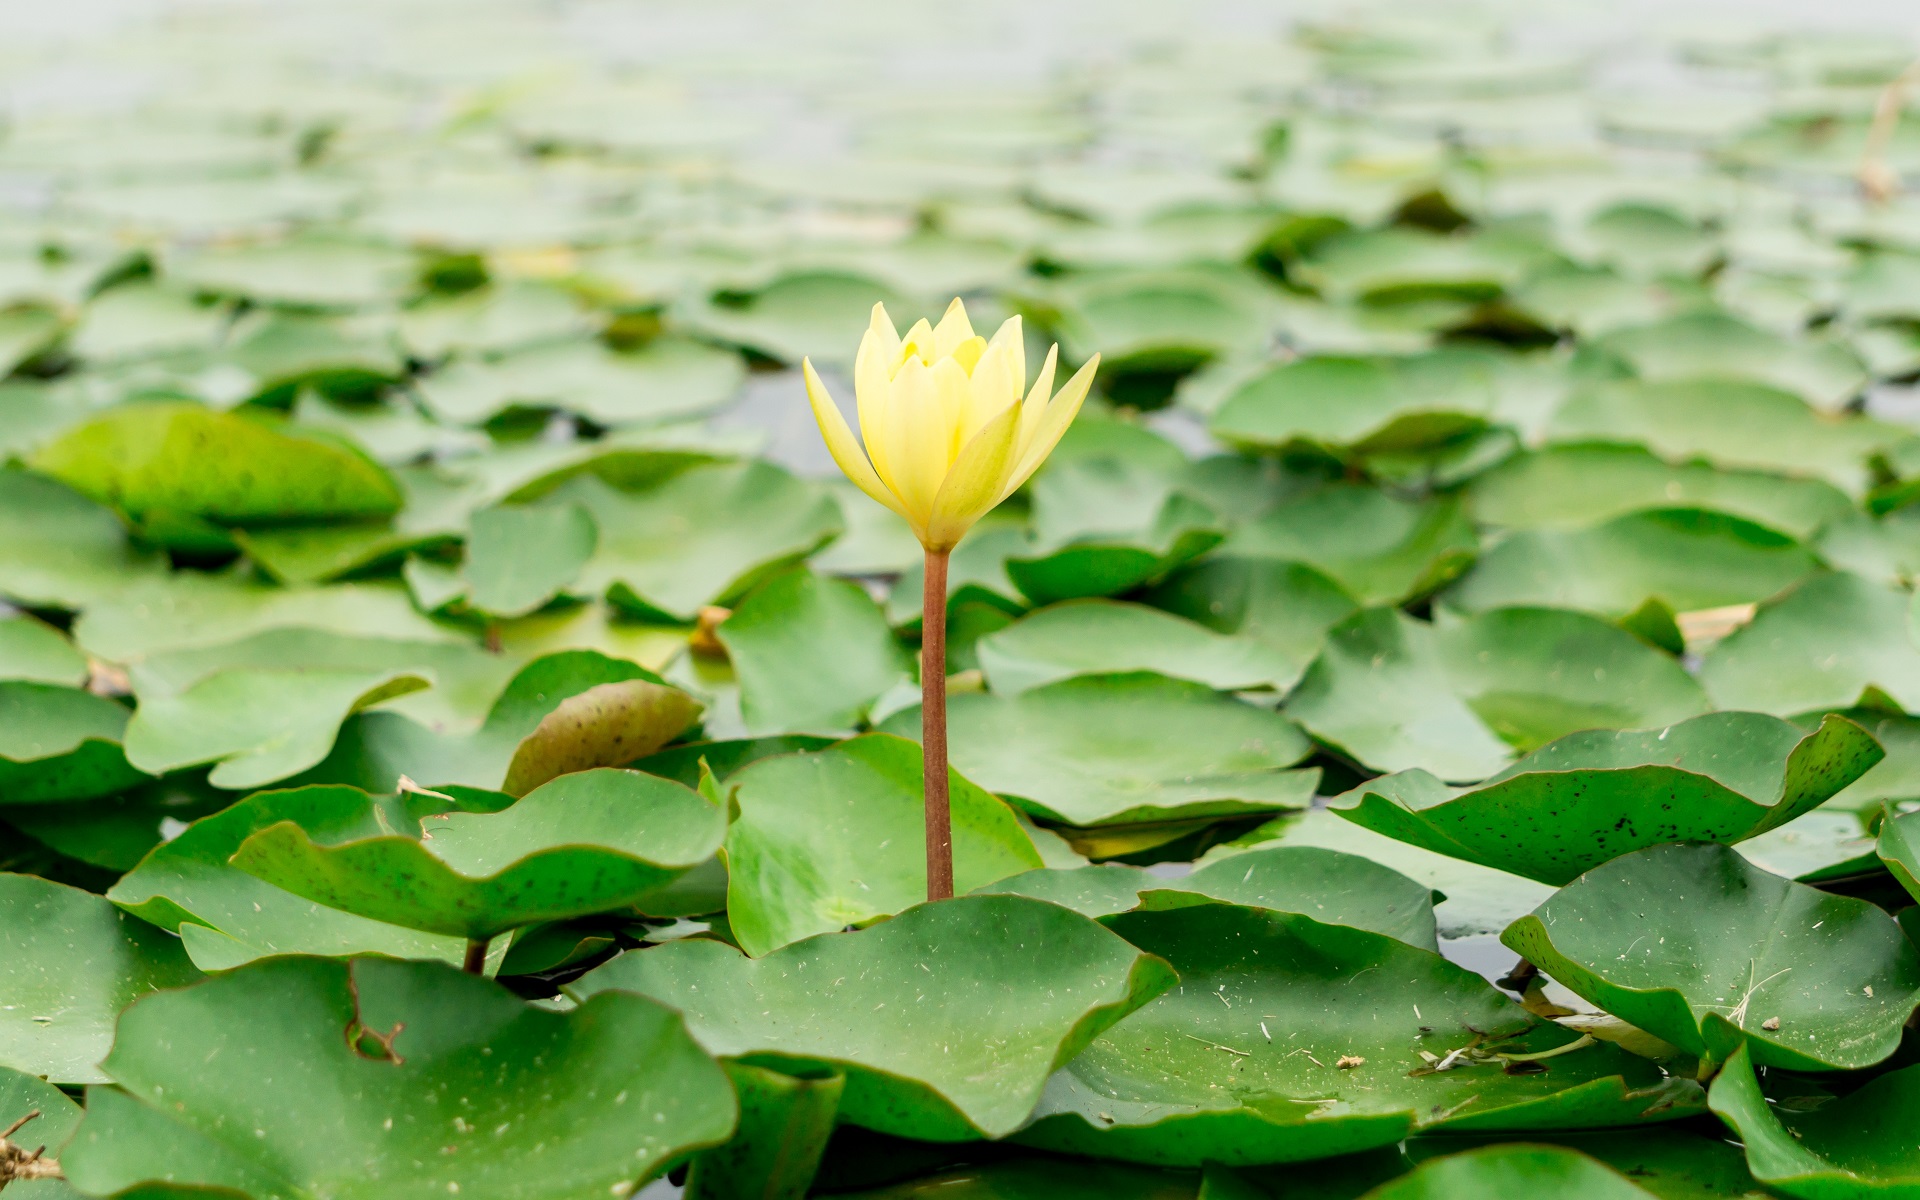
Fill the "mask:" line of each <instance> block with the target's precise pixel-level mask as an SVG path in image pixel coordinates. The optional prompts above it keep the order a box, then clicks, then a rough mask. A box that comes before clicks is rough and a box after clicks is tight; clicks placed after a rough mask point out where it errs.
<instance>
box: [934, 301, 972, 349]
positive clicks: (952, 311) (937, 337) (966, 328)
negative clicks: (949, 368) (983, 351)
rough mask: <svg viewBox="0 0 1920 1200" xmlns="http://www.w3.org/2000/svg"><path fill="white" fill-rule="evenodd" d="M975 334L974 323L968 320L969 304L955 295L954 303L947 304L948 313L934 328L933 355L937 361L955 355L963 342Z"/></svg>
mask: <svg viewBox="0 0 1920 1200" xmlns="http://www.w3.org/2000/svg"><path fill="white" fill-rule="evenodd" d="M973 336H974V334H973V323H972V322H971V321H968V320H967V306H966V305H965V304H962V303H961V302H960V297H958V296H955V297H954V298H953V303H952V304H949V305H947V311H946V315H944V316H942V317H941V318H940V324H939V325H937V326H935V327H934V330H933V357H934V359H935V361H938V360H940V359H943V358H951V357H953V352H954V351H955V350H958V349H959V348H960V345H961V343H963V342H966V341H968V340H970V339H971V338H972V337H973Z"/></svg>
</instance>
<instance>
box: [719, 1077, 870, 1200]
mask: <svg viewBox="0 0 1920 1200" xmlns="http://www.w3.org/2000/svg"><path fill="white" fill-rule="evenodd" d="M723 1067H724V1069H725V1070H726V1072H727V1078H728V1079H730V1080H731V1081H732V1082H733V1089H734V1092H735V1094H736V1096H737V1097H738V1099H739V1102H740V1122H739V1124H738V1125H737V1126H736V1127H735V1129H734V1133H733V1137H732V1138H731V1139H730V1140H729V1141H728V1142H727V1143H726V1144H725V1145H723V1146H716V1147H714V1148H713V1149H711V1150H706V1151H703V1152H702V1153H700V1154H698V1155H696V1156H695V1157H694V1160H693V1162H692V1164H691V1165H690V1166H689V1168H688V1171H687V1193H686V1194H687V1195H688V1196H689V1197H691V1198H692V1200H734V1197H738V1196H765V1197H771V1198H779V1200H784V1198H785V1197H789V1196H793V1197H799V1196H804V1195H805V1194H806V1191H807V1188H808V1186H809V1185H810V1184H811V1183H812V1182H813V1179H814V1174H815V1173H816V1172H817V1171H818V1170H819V1169H820V1157H821V1155H822V1154H824V1153H825V1152H826V1149H827V1139H828V1138H829V1137H830V1136H832V1134H833V1129H834V1117H835V1115H836V1113H837V1111H838V1109H839V1107H840V1093H841V1091H843V1090H844V1089H845V1087H846V1083H847V1080H846V1076H844V1075H841V1074H840V1073H839V1072H837V1071H822V1072H816V1073H813V1077H811V1078H796V1077H795V1076H793V1075H788V1074H785V1073H783V1072H780V1071H776V1070H770V1069H768V1068H766V1067H756V1066H749V1065H748V1064H746V1063H741V1062H729V1063H725V1064H723Z"/></svg>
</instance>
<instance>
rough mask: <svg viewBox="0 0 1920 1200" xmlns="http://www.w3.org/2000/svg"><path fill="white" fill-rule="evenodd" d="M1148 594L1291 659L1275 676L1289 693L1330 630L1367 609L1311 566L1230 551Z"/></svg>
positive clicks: (1163, 604)
mask: <svg viewBox="0 0 1920 1200" xmlns="http://www.w3.org/2000/svg"><path fill="white" fill-rule="evenodd" d="M1141 598H1142V599H1143V600H1144V601H1145V602H1146V603H1148V604H1151V605H1153V606H1154V607H1156V608H1163V609H1165V610H1167V611H1168V612H1171V613H1174V614H1176V615H1179V616H1182V617H1185V618H1187V619H1188V620H1189V621H1194V622H1197V623H1199V624H1201V625H1204V626H1206V627H1207V628H1209V629H1212V630H1214V631H1215V632H1218V633H1230V634H1239V635H1240V636H1242V637H1246V638H1251V639H1253V640H1254V641H1256V642H1258V643H1260V644H1261V645H1263V646H1265V647H1267V648H1268V649H1269V650H1271V651H1273V652H1274V653H1276V654H1278V655H1280V656H1281V657H1282V659H1283V660H1284V661H1285V662H1286V663H1287V671H1286V673H1285V674H1283V675H1281V676H1280V677H1279V679H1278V680H1277V681H1276V682H1277V684H1278V686H1279V687H1280V688H1281V689H1282V690H1290V689H1291V688H1292V686H1293V685H1294V684H1295V683H1297V682H1298V681H1299V678H1300V676H1301V674H1302V673H1304V672H1305V671H1306V669H1307V666H1308V665H1309V664H1310V663H1312V662H1313V660H1314V658H1316V657H1317V656H1318V655H1319V653H1320V648H1321V647H1322V646H1324V645H1325V644H1326V640H1327V632H1328V631H1329V630H1330V629H1332V628H1333V627H1334V626H1335V625H1338V624H1339V623H1340V622H1341V621H1342V620H1344V619H1345V618H1347V617H1349V616H1351V615H1353V613H1354V612H1356V611H1357V610H1358V609H1359V607H1360V605H1359V603H1358V602H1357V601H1355V600H1354V598H1353V597H1352V596H1351V595H1349V594H1348V593H1347V591H1346V589H1344V588H1342V587H1341V586H1340V585H1339V584H1337V583H1335V582H1334V581H1333V580H1332V579H1330V578H1328V577H1327V576H1326V575H1325V574H1323V573H1322V572H1320V571H1317V570H1315V569H1314V568H1312V567H1309V566H1307V565H1306V564H1305V563H1295V562H1286V561H1284V560H1281V559H1263V558H1236V557H1233V556H1230V555H1224V554H1216V555H1211V556H1209V557H1207V558H1205V559H1203V560H1201V561H1200V562H1197V563H1195V564H1193V565H1192V566H1190V567H1185V568H1182V569H1181V570H1179V571H1177V572H1175V573H1174V574H1173V575H1172V576H1170V577H1169V578H1168V579H1167V580H1166V581H1165V582H1164V583H1162V584H1160V585H1159V586H1158V587H1155V588H1153V589H1151V590H1149V591H1148V592H1146V593H1145V594H1144V595H1143V596H1142V597H1141Z"/></svg>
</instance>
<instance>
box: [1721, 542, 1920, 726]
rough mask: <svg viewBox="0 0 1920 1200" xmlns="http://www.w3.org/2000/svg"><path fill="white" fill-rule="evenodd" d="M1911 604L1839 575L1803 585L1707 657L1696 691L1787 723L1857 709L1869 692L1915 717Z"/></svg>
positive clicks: (1898, 594)
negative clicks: (1816, 714) (1803, 716)
mask: <svg viewBox="0 0 1920 1200" xmlns="http://www.w3.org/2000/svg"><path fill="white" fill-rule="evenodd" d="M1911 608H1912V598H1911V597H1910V596H1909V595H1908V594H1907V593H1906V592H1905V591H1903V590H1901V589H1898V588H1893V587H1888V586H1887V585H1885V584H1881V583H1877V582H1874V581H1872V580H1867V579H1862V578H1861V577H1860V576H1858V575H1853V574H1849V573H1847V572H1843V571H1830V572H1822V573H1820V574H1817V575H1812V576H1809V577H1808V578H1807V579H1805V580H1803V581H1802V582H1801V583H1800V584H1799V585H1798V586H1797V587H1795V588H1794V589H1793V590H1792V591H1789V592H1787V593H1786V594H1785V595H1783V596H1779V597H1776V598H1774V599H1772V600H1769V601H1767V602H1766V603H1764V604H1762V605H1761V606H1760V607H1759V609H1758V610H1757V611H1756V612H1755V613H1754V616H1753V620H1751V621H1750V622H1748V623H1747V624H1745V625H1743V626H1742V627H1740V628H1739V629H1736V630H1734V631H1733V632H1732V633H1730V634H1728V635H1727V636H1726V637H1725V638H1724V639H1722V640H1721V641H1719V642H1717V643H1716V644H1715V645H1714V646H1713V648H1712V649H1710V650H1709V651H1708V652H1707V655H1706V658H1705V660H1704V661H1703V662H1702V663H1701V665H1700V682H1701V683H1703V684H1705V685H1706V688H1707V691H1708V693H1709V694H1710V695H1712V696H1713V698H1714V701H1715V702H1716V703H1717V704H1718V705H1719V706H1720V707H1722V708H1749V709H1755V710H1757V711H1760V712H1770V713H1778V714H1779V715H1781V716H1792V715H1794V714H1797V713H1804V712H1818V711H1821V710H1823V709H1839V708H1846V707H1849V706H1850V705H1853V704H1855V703H1857V702H1860V700H1861V697H1862V695H1863V694H1865V693H1866V692H1867V690H1868V689H1870V688H1871V689H1875V690H1877V691H1878V692H1880V693H1881V694H1883V695H1886V696H1889V697H1891V698H1892V699H1893V701H1894V702H1895V703H1896V704H1899V705H1902V706H1904V707H1906V708H1920V645H1916V643H1915V641H1914V637H1913V633H1912V629H1911V618H1910V616H1909V610H1910V609H1911Z"/></svg>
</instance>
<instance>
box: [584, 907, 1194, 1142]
mask: <svg viewBox="0 0 1920 1200" xmlns="http://www.w3.org/2000/svg"><path fill="white" fill-rule="evenodd" d="M1173 982H1174V980H1173V974H1172V972H1171V971H1169V970H1168V969H1167V966H1166V964H1165V963H1163V962H1162V961H1160V960H1159V959H1156V958H1154V957H1152V956H1150V955H1146V954H1142V953H1140V952H1139V951H1137V950H1135V949H1134V948H1133V947H1132V946H1129V945H1128V944H1127V943H1126V942H1124V941H1122V940H1121V939H1120V938H1118V937H1115V936H1114V935H1113V934H1111V933H1109V932H1107V931H1106V930H1104V929H1102V928H1100V926H1099V925H1097V924H1095V923H1094V922H1092V921H1090V920H1088V919H1087V918H1085V917H1083V916H1081V915H1079V914H1078V913H1074V912H1070V911H1068V910H1067V909H1064V908H1061V907H1059V906H1058V905H1054V904H1047V903H1043V902H1041V901H1038V900H1029V899H1026V898H1025V897H1020V896H965V897H961V898H960V899H957V900H949V901H943V902H941V903H938V904H927V905H922V906H919V907H915V908H911V909H908V910H907V911H906V912H904V913H902V914H900V915H899V916H897V917H895V918H893V919H892V920H890V921H885V922H882V923H881V924H879V925H876V926H874V927H873V928H871V929H864V930H859V931H857V932H852V933H827V934H821V935H820V936H818V937H813V938H808V939H807V940H806V941H803V942H796V943H794V944H792V945H790V946H785V947H783V948H781V949H779V950H777V951H775V952H774V953H772V954H769V955H767V956H766V957H765V958H759V959H750V958H747V957H745V956H744V955H742V954H741V953H740V952H739V951H737V950H735V949H733V948H732V947H730V946H725V945H722V944H720V943H718V942H713V941H703V940H686V941H679V942H670V943H668V944H667V945H664V946H659V947H656V948H654V949H650V950H641V951H637V952H631V953H628V954H624V955H622V956H620V957H619V958H616V959H614V960H613V961H612V962H610V963H608V964H607V965H605V966H603V967H598V968H596V969H594V970H593V971H591V972H589V973H588V974H587V975H585V976H583V977H582V978H581V979H579V980H578V981H576V982H575V983H573V984H572V985H570V986H569V987H568V989H567V990H568V992H569V993H570V994H572V995H574V996H575V997H576V998H581V999H585V998H587V997H590V996H592V995H594V994H596V993H599V992H602V991H604V990H606V989H609V988H624V989H627V990H631V991H637V992H640V993H642V994H643V995H647V996H651V997H653V998H654V999H656V1000H659V1001H661V1002H662V1003H665V1004H670V1005H673V1006H674V1007H676V1008H678V1009H680V1010H681V1011H682V1012H683V1013H685V1014H686V1017H687V1027H688V1028H689V1029H690V1030H692V1032H693V1035H694V1037H695V1038H696V1039H697V1040H698V1041H699V1042H700V1044H701V1045H703V1046H705V1047H706V1048H707V1049H708V1050H709V1051H710V1052H711V1053H714V1054H717V1055H722V1056H725V1057H729V1058H747V1059H750V1060H753V1061H759V1062H765V1063H796V1062H797V1063H800V1064H807V1063H815V1064H823V1065H833V1066H837V1067H839V1068H840V1069H842V1070H843V1071H845V1073H846V1077H847V1085H846V1090H845V1092H844V1093H842V1095H841V1100H840V1114H841V1118H842V1119H843V1120H845V1121H847V1122H849V1123H851V1124H855V1125H861V1126H865V1127H867V1128H869V1129H877V1130H879V1131H881V1132H883V1133H892V1134H896V1135H899V1136H902V1137H914V1138H921V1139H925V1140H933V1141H966V1140H971V1139H973V1138H977V1137H981V1136H988V1137H999V1136H1002V1135H1004V1134H1007V1133H1010V1132H1012V1131H1013V1130H1014V1129H1015V1128H1017V1127H1018V1126H1019V1125H1020V1124H1021V1122H1022V1121H1024V1120H1025V1119H1026V1117H1027V1114H1028V1113H1029V1112H1031V1111H1032V1109H1033V1106H1034V1103H1035V1101H1037V1100H1038V1099H1039V1097H1040V1092H1041V1089H1042V1088H1043V1087H1044V1086H1045V1084H1046V1080H1047V1076H1048V1075H1049V1074H1050V1073H1051V1072H1052V1071H1053V1070H1054V1069H1055V1068H1056V1067H1058V1066H1059V1065H1060V1064H1062V1063H1064V1062H1067V1061H1069V1060H1070V1059H1072V1058H1073V1057H1074V1055H1076V1054H1078V1053H1079V1052H1080V1051H1081V1049H1082V1048H1083V1047H1085V1046H1086V1045H1087V1043H1088V1042H1090V1041H1092V1040H1093V1039H1094V1038H1095V1037H1097V1036H1099V1034H1100V1033H1101V1031H1102V1030H1104V1029H1106V1028H1107V1027H1108V1026H1110V1025H1112V1024H1113V1023H1114V1022H1115V1021H1117V1020H1119V1019H1120V1018H1122V1017H1124V1016H1126V1015H1127V1014H1128V1013H1129V1012H1132V1011H1133V1010H1134V1009H1136V1008H1138V1007H1139V1006H1140V1005H1142V1004H1144V1003H1146V1002H1147V1001H1149V1000H1151V999H1152V998H1153V997H1154V996H1155V995H1157V994H1159V993H1160V992H1161V991H1163V990H1164V989H1166V988H1167V987H1169V986H1171V985H1172V983H1173Z"/></svg>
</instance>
